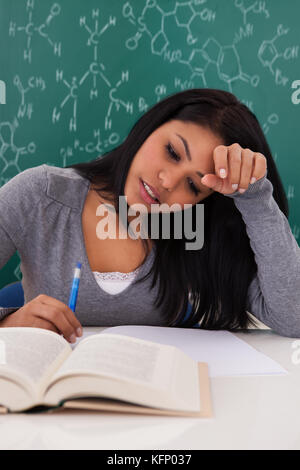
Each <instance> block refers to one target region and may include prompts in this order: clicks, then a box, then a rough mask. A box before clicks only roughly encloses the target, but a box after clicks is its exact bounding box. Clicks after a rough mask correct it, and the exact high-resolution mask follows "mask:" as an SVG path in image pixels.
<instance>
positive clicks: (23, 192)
mask: <svg viewBox="0 0 300 470" xmlns="http://www.w3.org/2000/svg"><path fill="white" fill-rule="evenodd" d="M87 186H89V181H88V180H87V179H85V178H83V177H82V176H81V175H79V173H77V172H76V170H74V169H73V168H60V167H56V166H51V165H47V164H42V165H38V166H35V167H32V168H28V169H26V170H24V171H22V172H21V173H19V174H17V175H16V176H14V177H13V178H11V179H10V180H9V181H8V182H7V183H6V184H4V186H2V187H1V188H0V197H1V200H2V201H3V202H4V201H7V203H11V201H12V200H14V201H15V202H16V203H19V204H21V205H22V206H23V208H25V207H27V208H29V207H32V203H33V201H34V202H35V203H37V202H38V201H40V200H41V199H43V198H51V199H54V200H55V201H57V202H60V203H61V204H64V205H67V206H69V207H71V208H75V209H79V208H80V207H81V204H82V195H83V194H84V192H85V191H86V190H87Z"/></svg>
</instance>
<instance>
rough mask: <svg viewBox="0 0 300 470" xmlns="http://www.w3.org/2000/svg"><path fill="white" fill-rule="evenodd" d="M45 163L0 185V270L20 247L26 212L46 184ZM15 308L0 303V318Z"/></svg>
mask: <svg viewBox="0 0 300 470" xmlns="http://www.w3.org/2000/svg"><path fill="white" fill-rule="evenodd" d="M44 175H45V169H44V165H39V166H37V167H34V168H28V169H27V170H24V171H23V172H21V173H19V174H18V175H16V176H14V177H13V178H11V179H10V180H9V181H8V182H7V183H6V184H4V185H3V186H2V187H1V188H0V270H1V269H2V268H3V266H4V265H5V264H6V263H7V261H8V260H9V259H10V258H11V257H12V256H13V254H14V253H15V252H16V251H17V250H22V246H23V243H24V237H25V236H26V232H27V230H28V225H29V216H30V214H31V212H32V211H34V208H35V206H36V204H37V203H38V202H39V200H40V199H41V197H42V190H43V188H45V179H44ZM16 310H17V308H13V306H12V308H3V307H1V306H0V320H1V319H2V318H4V317H5V316H6V315H8V314H9V313H12V312H14V311H16Z"/></svg>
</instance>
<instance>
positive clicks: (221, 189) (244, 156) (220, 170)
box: [201, 143, 267, 194]
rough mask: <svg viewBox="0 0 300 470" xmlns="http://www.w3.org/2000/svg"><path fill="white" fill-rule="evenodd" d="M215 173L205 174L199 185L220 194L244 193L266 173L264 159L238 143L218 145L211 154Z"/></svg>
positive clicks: (259, 154)
mask: <svg viewBox="0 0 300 470" xmlns="http://www.w3.org/2000/svg"><path fill="white" fill-rule="evenodd" d="M213 159H214V165H215V173H214V174H213V173H207V174H206V175H205V176H203V178H202V179H201V183H202V184H203V185H204V186H207V187H208V188H211V189H212V190H213V191H217V192H218V193H221V194H232V193H234V192H235V191H237V190H239V192H240V193H244V192H245V191H246V190H247V189H248V187H249V184H253V183H255V181H258V180H259V179H261V178H263V177H264V176H265V174H266V171H267V160H266V157H265V156H264V155H263V154H261V153H258V152H253V151H252V150H250V149H248V148H246V149H244V148H242V147H241V146H240V145H239V144H238V143H234V144H232V145H228V146H226V145H218V146H217V147H216V148H215V149H214V152H213Z"/></svg>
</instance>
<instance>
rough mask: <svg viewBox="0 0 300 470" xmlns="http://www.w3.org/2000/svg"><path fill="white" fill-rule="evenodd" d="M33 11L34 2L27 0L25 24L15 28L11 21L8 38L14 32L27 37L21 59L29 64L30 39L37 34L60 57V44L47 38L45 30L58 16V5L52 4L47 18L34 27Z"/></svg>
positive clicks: (30, 53)
mask: <svg viewBox="0 0 300 470" xmlns="http://www.w3.org/2000/svg"><path fill="white" fill-rule="evenodd" d="M33 10H34V0H27V4H26V11H27V12H28V18H27V24H26V25H24V26H17V24H16V23H14V22H13V21H11V22H10V24H9V36H12V37H15V35H16V32H19V31H24V32H25V34H26V36H27V41H26V49H24V54H23V58H24V60H25V61H26V60H27V61H28V63H29V64H31V61H32V47H31V42H32V37H33V35H34V34H38V35H39V36H40V37H42V38H44V39H45V40H46V41H47V42H48V43H49V44H50V46H51V47H52V49H53V52H54V54H55V55H57V56H58V57H60V56H61V42H54V41H52V39H51V38H50V37H49V35H48V32H47V28H49V25H50V23H51V22H52V20H53V18H55V17H56V16H57V15H59V14H60V11H61V7H60V5H59V4H58V3H54V4H53V5H52V7H51V8H50V13H49V15H48V16H47V18H46V20H45V22H44V23H42V24H40V25H35V23H34V21H33Z"/></svg>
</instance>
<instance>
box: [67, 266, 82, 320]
mask: <svg viewBox="0 0 300 470" xmlns="http://www.w3.org/2000/svg"><path fill="white" fill-rule="evenodd" d="M80 273H81V263H77V265H76V268H75V271H74V277H73V283H72V288H71V293H70V298H69V307H70V309H71V310H72V311H73V312H75V308H76V301H77V294H78V289H79V281H80Z"/></svg>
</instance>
